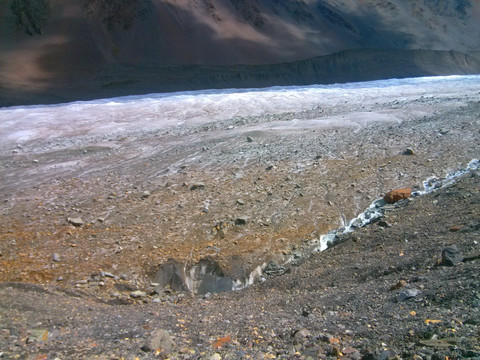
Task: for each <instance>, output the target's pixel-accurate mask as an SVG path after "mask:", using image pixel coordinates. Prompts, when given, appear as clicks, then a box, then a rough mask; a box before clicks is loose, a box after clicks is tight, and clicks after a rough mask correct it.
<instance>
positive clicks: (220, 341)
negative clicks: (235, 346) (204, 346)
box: [212, 336, 232, 349]
mask: <svg viewBox="0 0 480 360" xmlns="http://www.w3.org/2000/svg"><path fill="white" fill-rule="evenodd" d="M231 340H232V338H231V337H230V336H226V337H223V338H220V339H217V340H215V341H214V342H213V344H212V347H213V348H214V349H219V348H221V347H223V346H224V345H225V344H226V343H228V342H230V341H231Z"/></svg>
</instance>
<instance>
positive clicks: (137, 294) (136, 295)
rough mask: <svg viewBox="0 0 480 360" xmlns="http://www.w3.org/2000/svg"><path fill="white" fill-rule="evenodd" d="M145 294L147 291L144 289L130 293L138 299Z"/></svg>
mask: <svg viewBox="0 0 480 360" xmlns="http://www.w3.org/2000/svg"><path fill="white" fill-rule="evenodd" d="M146 296H147V293H146V292H145V291H140V290H136V291H132V292H131V293H130V297H131V298H133V299H140V298H143V297H146Z"/></svg>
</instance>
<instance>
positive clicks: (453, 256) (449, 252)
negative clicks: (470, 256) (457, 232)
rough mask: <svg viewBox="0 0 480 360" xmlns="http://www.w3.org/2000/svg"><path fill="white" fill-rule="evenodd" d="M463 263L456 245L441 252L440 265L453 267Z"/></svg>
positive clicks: (461, 255)
mask: <svg viewBox="0 0 480 360" xmlns="http://www.w3.org/2000/svg"><path fill="white" fill-rule="evenodd" d="M462 261H463V254H462V252H461V251H460V250H459V249H458V248H457V245H455V244H454V245H450V246H447V247H446V248H445V249H443V251H442V265H443V266H455V265H457V264H459V263H461V262H462Z"/></svg>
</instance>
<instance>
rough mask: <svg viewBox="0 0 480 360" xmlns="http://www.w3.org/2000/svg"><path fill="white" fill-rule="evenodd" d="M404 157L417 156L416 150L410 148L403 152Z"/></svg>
mask: <svg viewBox="0 0 480 360" xmlns="http://www.w3.org/2000/svg"><path fill="white" fill-rule="evenodd" d="M403 155H415V150H413V149H411V148H408V149H406V150H405V151H404V152H403Z"/></svg>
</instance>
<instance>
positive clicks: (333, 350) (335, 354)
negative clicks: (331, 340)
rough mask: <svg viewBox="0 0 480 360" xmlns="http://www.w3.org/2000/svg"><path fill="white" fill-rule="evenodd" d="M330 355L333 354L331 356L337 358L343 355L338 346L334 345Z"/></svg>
mask: <svg viewBox="0 0 480 360" xmlns="http://www.w3.org/2000/svg"><path fill="white" fill-rule="evenodd" d="M332 355H333V356H336V357H337V358H339V357H343V354H342V352H341V351H340V349H339V348H338V347H336V346H334V347H333V349H332Z"/></svg>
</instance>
